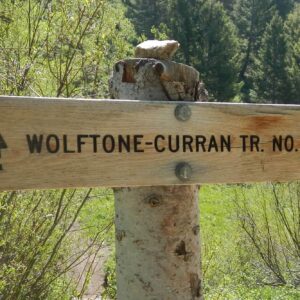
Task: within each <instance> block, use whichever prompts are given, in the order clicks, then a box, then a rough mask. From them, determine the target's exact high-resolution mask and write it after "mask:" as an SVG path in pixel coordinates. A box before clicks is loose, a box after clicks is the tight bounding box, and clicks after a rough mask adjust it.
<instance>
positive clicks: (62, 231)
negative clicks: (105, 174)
mask: <svg viewBox="0 0 300 300" xmlns="http://www.w3.org/2000/svg"><path fill="white" fill-rule="evenodd" d="M90 193H91V191H76V190H73V191H72V190H70V191H66V190H63V191H49V192H45V191H43V192H12V193H2V194H1V195H0V262H1V268H0V295H1V296H2V297H3V299H6V300H18V299H22V300H26V299H51V300H52V299H68V295H69V296H71V295H72V294H73V293H74V290H75V286H72V282H70V279H68V278H67V277H66V273H67V272H68V270H69V269H70V268H71V267H72V265H73V264H75V263H76V261H77V260H76V258H77V257H76V256H74V257H72V258H71V259H70V258H69V257H68V256H66V255H65V253H69V252H70V251H72V249H71V248H70V247H71V245H72V240H73V238H74V236H73V235H72V234H70V231H71V228H72V227H73V225H74V224H75V222H76V220H77V217H78V215H79V213H80V211H81V209H82V207H83V205H84V203H85V202H86V201H87V200H88V199H89V196H90ZM77 259H78V258H77Z"/></svg>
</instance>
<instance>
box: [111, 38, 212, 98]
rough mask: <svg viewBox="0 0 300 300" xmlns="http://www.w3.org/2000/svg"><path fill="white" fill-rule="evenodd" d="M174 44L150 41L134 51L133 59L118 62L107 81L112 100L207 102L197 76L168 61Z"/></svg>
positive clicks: (184, 66) (194, 71) (175, 44)
mask: <svg viewBox="0 0 300 300" xmlns="http://www.w3.org/2000/svg"><path fill="white" fill-rule="evenodd" d="M178 48H179V43H178V42H177V41H168V40H167V41H157V40H150V41H145V42H143V43H141V44H139V45H138V46H137V47H136V53H135V55H136V58H130V59H125V60H121V61H119V62H117V63H116V65H115V67H114V72H113V76H112V77H111V79H110V94H111V97H113V98H114V99H134V100H152V101H207V99H208V98H207V92H206V90H205V88H204V85H203V83H202V81H200V80H199V72H198V71H197V70H195V69H194V68H193V67H190V66H187V65H184V64H181V63H176V62H174V61H171V58H172V56H173V55H174V54H175V52H176V50H177V49H178Z"/></svg>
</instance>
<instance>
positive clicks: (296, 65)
mask: <svg viewBox="0 0 300 300" xmlns="http://www.w3.org/2000/svg"><path fill="white" fill-rule="evenodd" d="M285 32H286V37H287V40H288V47H289V53H290V55H291V61H290V64H289V66H288V72H289V79H290V85H291V91H290V94H291V98H292V101H293V102H295V103H300V4H297V5H296V6H295V8H294V10H293V11H292V12H291V13H290V14H289V15H288V18H287V21H286V24H285Z"/></svg>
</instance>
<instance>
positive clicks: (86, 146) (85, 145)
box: [26, 134, 298, 154]
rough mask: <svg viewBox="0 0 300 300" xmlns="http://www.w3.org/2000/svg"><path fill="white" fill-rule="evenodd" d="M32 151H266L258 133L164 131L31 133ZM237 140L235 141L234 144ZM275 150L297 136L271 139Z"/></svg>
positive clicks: (289, 144)
mask: <svg viewBox="0 0 300 300" xmlns="http://www.w3.org/2000/svg"><path fill="white" fill-rule="evenodd" d="M26 140H27V145H28V150H29V152H30V153H32V154H33V153H42V152H47V153H52V154H54V153H82V152H90V153H99V152H102V153H131V152H133V153H142V152H147V151H148V150H149V149H151V151H153V149H154V151H155V152H158V153H163V152H170V153H176V152H231V150H232V148H239V149H241V151H243V152H263V151H264V149H263V148H262V146H263V143H262V141H261V139H260V137H259V136H257V135H239V136H237V137H233V136H231V135H194V136H192V135H187V134H186V135H162V134H158V135H155V136H154V137H152V138H151V139H150V138H149V139H146V138H145V136H144V135H142V134H135V135H115V136H114V135H111V134H105V135H100V134H78V135H72V136H71V135H67V134H62V135H56V134H48V135H44V134H39V135H37V134H32V135H30V134H27V135H26ZM233 142H234V145H233ZM269 143H271V147H272V150H271V151H273V152H276V151H286V152H291V151H298V149H297V148H296V147H295V142H294V138H293V137H292V136H291V135H287V136H281V135H279V136H275V135H274V136H272V137H271V138H270V139H269Z"/></svg>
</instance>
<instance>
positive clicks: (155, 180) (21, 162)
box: [0, 96, 300, 190]
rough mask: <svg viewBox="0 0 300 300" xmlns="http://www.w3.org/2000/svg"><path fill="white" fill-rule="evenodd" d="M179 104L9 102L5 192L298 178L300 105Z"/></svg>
mask: <svg viewBox="0 0 300 300" xmlns="http://www.w3.org/2000/svg"><path fill="white" fill-rule="evenodd" d="M182 103H183V102H159V101H157V102H153V101H151V102H147V101H134V100H128V101H124V100H122V101H118V100H86V99H56V98H23V97H6V96H2V97H0V152H1V157H0V166H1V168H0V189H1V190H13V189H32V188H61V187H87V186H89V187H90V186H91V187H92V186H107V187H109V186H110V187H111V186H114V187H116V186H119V187H120V186H123V187H125V186H126V187H127V186H147V185H148V186H149V185H172V184H203V183H223V182H226V183H237V182H254V181H255V182H259V181H288V180H297V179H300V106H296V105H294V106H293V105H250V104H228V103H227V104H226V103H195V102H185V104H184V105H183V104H182ZM178 109H179V113H178ZM180 166H188V167H187V168H182V169H180ZM178 168H179V169H178Z"/></svg>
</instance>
